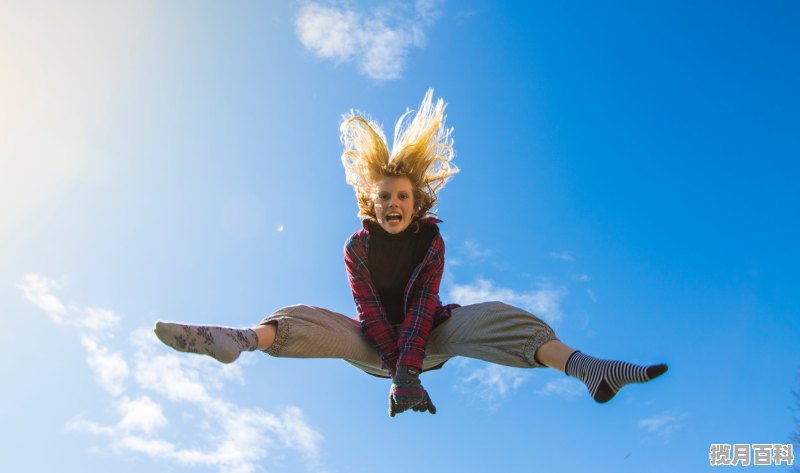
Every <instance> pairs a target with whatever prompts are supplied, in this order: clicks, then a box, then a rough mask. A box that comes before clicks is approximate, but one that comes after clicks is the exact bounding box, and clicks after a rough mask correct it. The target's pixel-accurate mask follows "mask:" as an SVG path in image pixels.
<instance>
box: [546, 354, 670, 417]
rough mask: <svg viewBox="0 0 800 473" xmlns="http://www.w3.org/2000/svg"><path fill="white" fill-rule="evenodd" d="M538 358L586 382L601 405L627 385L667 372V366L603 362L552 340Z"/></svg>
mask: <svg viewBox="0 0 800 473" xmlns="http://www.w3.org/2000/svg"><path fill="white" fill-rule="evenodd" d="M536 359H537V360H538V361H539V362H540V363H542V364H544V365H547V366H549V367H551V368H555V369H557V370H559V371H563V372H565V373H566V374H568V375H569V376H573V377H575V378H578V379H580V380H581V381H583V383H584V384H585V385H586V387H587V389H588V390H589V394H591V395H592V398H594V400H595V401H597V402H600V403H604V402H608V401H610V400H611V399H612V398H613V397H614V396H615V395H616V394H617V393H618V392H619V390H620V389H622V387H623V386H625V385H626V384H630V383H646V382H648V381H650V380H652V379H655V378H657V377H659V376H661V375H662V374H664V373H665V372H666V371H667V369H668V367H667V365H665V364H657V365H651V366H640V365H634V364H631V363H626V362H624V361H611V360H601V359H598V358H594V357H591V356H588V355H584V354H583V353H581V352H580V351H577V350H574V349H572V348H570V347H568V346H567V345H564V344H563V343H561V342H560V341H558V340H551V341H549V342H547V343H544V344H543V345H542V346H541V347H539V349H538V350H537V351H536Z"/></svg>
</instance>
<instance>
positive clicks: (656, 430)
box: [638, 412, 687, 438]
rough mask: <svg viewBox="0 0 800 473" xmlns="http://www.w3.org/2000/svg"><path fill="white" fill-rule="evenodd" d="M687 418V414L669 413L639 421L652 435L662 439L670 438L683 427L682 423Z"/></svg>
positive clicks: (640, 425) (641, 426)
mask: <svg viewBox="0 0 800 473" xmlns="http://www.w3.org/2000/svg"><path fill="white" fill-rule="evenodd" d="M686 417H687V414H685V413H682V414H676V413H672V412H667V413H663V414H660V415H657V416H653V417H648V418H646V419H642V420H640V421H639V423H638V425H639V427H640V428H642V429H645V430H646V431H647V432H649V433H651V434H655V435H657V436H659V437H662V438H668V437H669V436H670V435H671V434H672V433H673V432H675V431H676V430H678V429H680V428H681V427H682V422H683V420H684V419H685V418H686Z"/></svg>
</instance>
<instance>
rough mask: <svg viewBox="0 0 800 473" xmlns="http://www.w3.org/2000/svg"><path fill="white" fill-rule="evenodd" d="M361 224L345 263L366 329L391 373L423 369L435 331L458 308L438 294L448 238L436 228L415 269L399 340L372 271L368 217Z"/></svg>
mask: <svg viewBox="0 0 800 473" xmlns="http://www.w3.org/2000/svg"><path fill="white" fill-rule="evenodd" d="M439 222H441V221H440V220H437V219H433V218H429V219H425V220H422V221H420V223H421V224H422V225H436V224H437V223H439ZM362 225H363V227H364V228H363V229H362V230H359V231H357V232H356V233H354V234H353V235H352V236H350V238H349V239H348V240H347V243H346V244H345V247H344V262H345V266H346V267H347V276H348V279H349V280H350V290H352V291H353V299H355V302H356V309H357V310H358V317H357V319H358V321H359V322H360V323H361V331H362V332H363V333H364V335H365V336H366V337H367V338H368V339H369V340H370V341H372V343H373V344H374V345H375V348H377V350H378V353H379V354H380V357H381V360H382V361H383V368H384V369H387V370H389V372H390V373H391V374H394V372H395V367H396V366H398V365H406V366H413V367H415V368H417V369H419V370H422V360H423V359H424V358H425V348H426V347H427V345H428V337H429V336H430V334H431V330H433V328H434V327H435V326H437V325H439V323H441V322H442V321H443V320H445V319H446V318H448V317H450V311H451V310H452V309H454V308H456V307H459V306H458V304H450V305H446V306H443V305H442V302H441V300H440V299H439V283H440V282H441V280H442V273H443V272H444V240H443V239H442V236H441V235H439V234H438V233H437V234H436V236H435V237H434V239H433V242H431V246H430V248H428V252H427V253H426V254H425V257H424V258H423V260H422V263H420V264H419V266H417V267H416V268H415V269H414V271H413V272H412V273H411V277H410V278H409V280H408V283H407V284H406V289H405V313H406V317H405V320H404V322H403V329H402V331H401V332H400V334H399V337H398V339H397V340H395V338H394V332H393V330H392V326H391V324H389V321H388V320H387V319H386V312H385V311H384V309H383V305H382V304H381V300H380V296H379V295H378V291H377V290H376V289H375V285H374V284H373V283H372V277H371V276H370V273H369V264H368V261H367V255H368V251H367V250H368V248H369V228H368V226H367V222H366V221H364V222H363V223H362Z"/></svg>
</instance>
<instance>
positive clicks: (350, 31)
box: [295, 0, 441, 81]
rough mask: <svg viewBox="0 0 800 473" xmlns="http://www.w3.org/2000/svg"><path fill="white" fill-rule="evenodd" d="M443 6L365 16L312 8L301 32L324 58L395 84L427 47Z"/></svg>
mask: <svg viewBox="0 0 800 473" xmlns="http://www.w3.org/2000/svg"><path fill="white" fill-rule="evenodd" d="M440 4H441V2H439V1H436V0H418V1H417V2H416V3H415V5H414V7H413V9H412V8H410V6H409V5H408V4H407V3H395V4H392V5H391V6H385V7H377V8H372V10H371V11H370V12H369V13H362V12H360V11H358V10H356V9H354V8H349V7H336V6H325V5H322V4H319V3H314V2H312V3H308V4H306V5H305V6H303V7H302V8H301V10H300V14H299V15H298V17H297V20H296V22H295V28H296V31H297V36H298V39H299V40H300V42H301V43H302V44H303V46H305V47H306V49H308V50H310V51H311V52H313V53H314V54H316V55H317V56H318V57H321V58H323V59H332V60H335V61H337V62H342V61H348V60H355V61H356V62H357V64H358V68H359V71H360V72H361V73H362V74H364V75H367V76H369V77H371V78H373V79H376V80H380V81H386V80H393V79H397V78H399V77H400V76H401V74H402V72H403V68H404V66H405V64H406V61H407V56H408V54H409V51H410V50H411V48H412V47H418V48H419V47H423V46H424V45H425V33H424V32H423V27H427V26H430V25H432V24H433V23H434V22H435V21H436V20H437V19H438V17H439V15H440V12H441V6H440ZM409 10H413V11H409Z"/></svg>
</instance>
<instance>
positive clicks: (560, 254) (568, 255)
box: [550, 251, 575, 261]
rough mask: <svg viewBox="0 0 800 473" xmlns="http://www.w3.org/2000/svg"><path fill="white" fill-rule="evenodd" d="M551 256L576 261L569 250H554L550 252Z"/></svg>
mask: <svg viewBox="0 0 800 473" xmlns="http://www.w3.org/2000/svg"><path fill="white" fill-rule="evenodd" d="M550 256H552V257H553V258H555V259H560V260H561V261H575V257H574V256H572V253H570V252H569V251H554V252H552V253H550Z"/></svg>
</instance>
